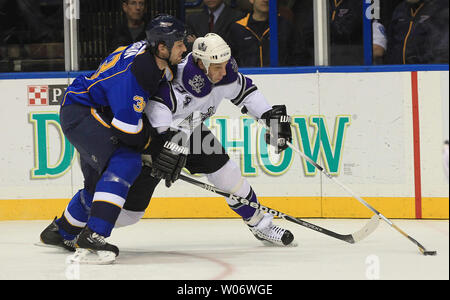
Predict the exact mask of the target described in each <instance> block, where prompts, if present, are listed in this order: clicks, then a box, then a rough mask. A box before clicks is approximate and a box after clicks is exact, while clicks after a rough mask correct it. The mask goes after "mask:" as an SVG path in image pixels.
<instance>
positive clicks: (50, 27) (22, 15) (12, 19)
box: [0, 0, 64, 44]
mask: <svg viewBox="0 0 450 300" xmlns="http://www.w3.org/2000/svg"><path fill="white" fill-rule="evenodd" d="M58 14H59V15H58ZM60 14H62V5H59V6H58V5H57V7H56V12H54V11H51V12H48V13H47V14H44V13H43V12H42V10H41V3H40V1H35V0H19V1H13V0H0V41H1V44H24V43H39V42H55V41H61V40H64V38H63V35H62V32H61V33H60V32H58V30H61V29H62V17H60Z"/></svg>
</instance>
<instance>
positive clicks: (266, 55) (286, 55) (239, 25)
mask: <svg viewBox="0 0 450 300" xmlns="http://www.w3.org/2000/svg"><path fill="white" fill-rule="evenodd" d="M250 3H251V4H252V5H253V11H252V12H251V13H249V14H247V16H245V17H244V18H243V19H241V20H238V21H237V22H235V23H234V24H232V25H231V27H230V46H231V51H232V54H233V57H234V58H235V59H236V61H237V63H238V65H239V66H241V67H266V66H270V32H269V0H250ZM278 51H279V64H280V66H301V65H306V64H307V58H306V53H305V51H304V47H302V44H301V39H300V36H299V34H298V33H297V32H296V30H295V28H294V26H293V25H292V24H290V23H289V22H288V21H287V20H286V19H284V18H283V17H281V16H279V17H278Z"/></svg>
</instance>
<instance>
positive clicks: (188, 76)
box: [117, 33, 294, 246]
mask: <svg viewBox="0 0 450 300" xmlns="http://www.w3.org/2000/svg"><path fill="white" fill-rule="evenodd" d="M223 99H229V100H230V101H231V102H232V103H233V104H234V105H236V106H238V107H239V108H241V109H243V111H244V112H247V113H248V114H249V115H251V116H253V117H255V118H257V119H262V120H264V121H265V123H266V124H267V126H269V129H270V130H268V131H267V135H266V142H267V143H270V144H271V145H273V146H275V148H276V150H277V152H281V151H283V150H285V149H286V148H287V147H288V146H287V143H286V141H289V142H291V141H292V133H291V127H290V117H289V116H288V115H287V112H286V107H285V106H284V105H276V106H273V107H272V106H271V105H269V104H268V102H267V100H266V99H265V97H264V96H263V94H262V93H261V92H260V91H259V90H258V88H257V87H256V86H255V85H254V84H253V82H252V80H251V79H250V78H248V77H246V76H244V75H243V74H241V73H239V71H238V66H237V64H236V61H235V60H234V59H233V57H232V56H231V50H230V47H229V46H228V45H227V44H226V43H225V41H224V40H223V39H222V38H221V37H220V36H218V35H216V34H213V33H209V34H207V35H206V36H205V37H200V38H197V39H196V40H195V42H194V45H193V50H192V53H190V54H188V55H187V57H186V58H185V59H184V60H183V62H181V63H180V64H179V65H178V71H177V75H176V77H175V79H174V81H172V82H165V83H163V84H162V85H161V86H160V89H159V92H158V93H157V94H156V95H155V96H154V97H152V98H151V99H150V100H149V103H148V105H147V107H146V108H145V109H144V110H145V113H146V115H147V116H148V119H149V121H150V124H151V125H152V127H153V128H155V130H157V132H158V134H159V135H158V136H156V137H154V138H153V140H152V143H151V145H150V147H149V148H148V150H146V151H144V152H145V153H146V154H145V155H144V156H143V157H146V158H145V159H144V161H145V162H147V161H148V162H149V163H151V164H152V168H153V173H152V174H153V176H156V177H157V178H161V179H163V180H165V182H166V186H168V187H169V186H170V185H171V184H172V183H173V182H174V181H175V180H177V178H178V176H179V174H180V171H181V169H182V168H183V167H186V169H188V171H189V172H190V173H191V174H196V173H203V174H206V177H207V179H208V181H209V182H211V183H212V184H214V185H215V186H216V187H218V188H220V189H221V190H224V191H227V192H231V193H233V194H235V195H238V196H241V197H245V198H247V199H248V200H249V202H258V197H257V196H256V193H255V192H254V191H253V189H252V187H251V186H250V184H249V183H248V181H247V180H246V179H245V178H244V177H242V175H241V171H240V168H239V166H238V165H237V164H236V163H235V162H233V161H232V160H230V158H229V156H228V155H227V154H226V151H225V149H224V148H223V147H222V145H221V143H220V142H219V140H218V139H217V138H216V137H215V136H214V135H213V134H212V133H211V131H209V129H208V128H206V127H205V126H204V125H203V121H205V120H206V119H208V118H209V117H211V116H212V115H213V114H214V113H215V112H216V110H217V108H218V106H219V104H220V102H221V101H223ZM152 145H155V146H152ZM161 147H162V148H161ZM155 149H158V152H155V151H154V150H155ZM148 156H150V158H147V157H148ZM226 201H227V203H228V205H229V206H230V208H231V209H232V210H233V211H234V212H236V213H237V214H238V215H240V216H241V217H242V218H243V220H244V222H245V223H246V225H248V227H249V229H250V231H251V232H252V233H253V234H254V235H255V237H256V238H257V239H259V240H262V241H263V242H265V243H270V244H275V245H278V246H287V245H291V244H293V243H292V242H293V240H294V236H293V234H292V233H291V232H290V231H289V230H286V229H283V228H281V227H279V226H277V225H275V224H273V223H272V219H273V216H272V215H271V214H269V213H263V212H261V211H259V210H257V209H255V208H253V207H251V206H246V205H243V204H241V203H239V202H238V201H236V200H234V199H231V198H227V199H226ZM147 204H148V203H147ZM143 214H144V211H142V212H141V214H140V215H138V214H136V215H135V217H136V218H135V219H134V220H133V219H132V218H128V219H127V223H126V224H124V223H121V222H119V223H121V224H117V225H120V226H123V225H131V224H132V223H135V222H137V221H138V220H139V218H140V217H142V215H143ZM121 215H122V213H121ZM119 219H121V217H119Z"/></svg>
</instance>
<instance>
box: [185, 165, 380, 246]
mask: <svg viewBox="0 0 450 300" xmlns="http://www.w3.org/2000/svg"><path fill="white" fill-rule="evenodd" d="M179 179H181V180H183V181H185V182H188V183H191V184H193V185H196V186H198V187H200V188H202V189H204V190H208V191H211V192H213V193H216V194H219V195H221V196H224V197H228V198H231V199H233V200H236V201H238V202H239V203H241V204H244V205H248V206H251V207H253V208H256V209H258V210H260V211H263V212H267V213H270V214H271V215H273V216H275V217H280V218H283V219H285V220H287V221H290V222H293V223H295V224H298V225H301V226H304V227H306V228H309V229H312V230H314V231H317V232H320V233H323V234H326V235H328V236H331V237H334V238H336V239H339V240H341V241H344V242H347V243H350V244H354V243H356V242H359V241H361V240H362V239H364V238H366V237H367V236H368V235H369V234H371V233H372V232H373V231H374V230H375V229H376V228H377V226H378V223H379V218H378V217H377V216H376V215H374V216H373V217H372V218H371V219H370V221H369V222H368V223H367V224H366V225H365V226H364V227H363V228H362V229H360V230H358V231H357V232H355V233H353V234H344V235H343V234H339V233H336V232H333V231H330V230H328V229H325V228H322V227H320V226H317V225H314V224H311V223H308V222H306V221H303V220H301V219H298V218H294V217H292V216H289V215H287V214H285V213H282V212H279V211H277V210H275V209H273V208H270V207H267V206H264V205H262V204H259V203H255V202H249V201H248V200H247V199H245V198H243V197H239V196H236V195H234V194H231V193H227V192H224V191H222V190H220V189H218V188H216V187H214V186H212V185H209V184H206V183H203V182H201V181H198V180H195V179H193V178H191V177H188V176H185V175H182V174H180V176H179Z"/></svg>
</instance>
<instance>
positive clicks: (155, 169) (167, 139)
mask: <svg viewBox="0 0 450 300" xmlns="http://www.w3.org/2000/svg"><path fill="white" fill-rule="evenodd" d="M171 137H173V134H170V133H166V134H164V135H163V144H162V147H161V149H160V150H159V153H158V154H157V155H156V159H155V160H154V161H153V163H152V173H151V175H152V176H153V177H156V178H160V179H165V181H166V186H167V187H170V186H171V185H172V183H174V182H175V181H176V180H177V179H178V176H179V175H180V173H181V170H182V169H183V168H184V166H185V165H186V158H187V155H188V153H189V148H187V147H185V146H180V145H179V144H178V143H177V142H175V141H173V140H172V138H171Z"/></svg>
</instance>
